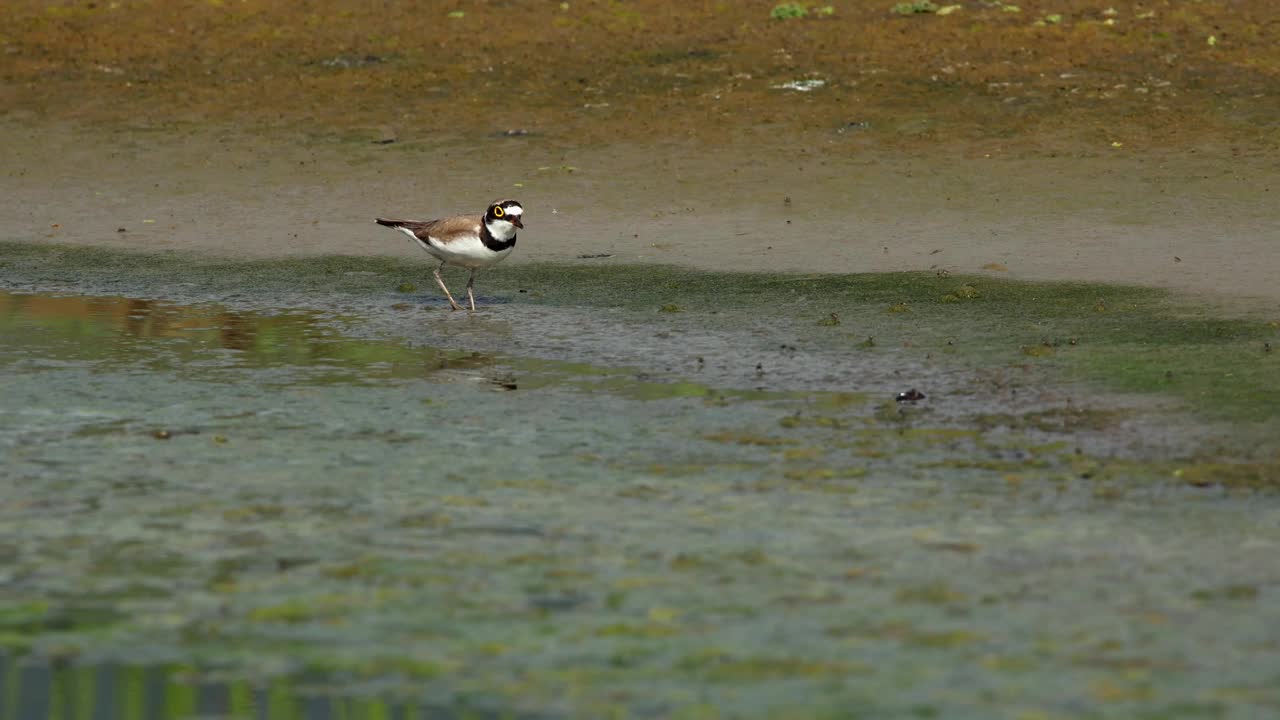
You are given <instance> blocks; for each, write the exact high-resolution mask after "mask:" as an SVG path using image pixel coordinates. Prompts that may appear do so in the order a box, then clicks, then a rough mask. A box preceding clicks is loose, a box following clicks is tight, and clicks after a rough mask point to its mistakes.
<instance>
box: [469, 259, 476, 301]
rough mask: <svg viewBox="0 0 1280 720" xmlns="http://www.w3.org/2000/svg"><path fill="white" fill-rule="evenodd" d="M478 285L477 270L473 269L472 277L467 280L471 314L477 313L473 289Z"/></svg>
mask: <svg viewBox="0 0 1280 720" xmlns="http://www.w3.org/2000/svg"><path fill="white" fill-rule="evenodd" d="M475 284H476V269H475V268H471V277H469V278H467V299H468V300H470V301H471V312H475V311H476V296H475V295H474V294H473V293H472V292H471V288H472V287H473V286H474V285H475Z"/></svg>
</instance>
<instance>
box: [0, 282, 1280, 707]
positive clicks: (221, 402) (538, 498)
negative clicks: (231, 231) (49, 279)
mask: <svg viewBox="0 0 1280 720" xmlns="http://www.w3.org/2000/svg"><path fill="white" fill-rule="evenodd" d="M37 290H38V288H36V287H32V286H25V289H24V290H23V291H22V292H8V293H0V384H2V387H0V397H3V398H4V400H3V403H2V404H0V452H2V453H3V455H4V456H5V458H6V461H5V467H6V470H5V475H6V480H5V488H6V490H5V497H4V501H3V504H2V505H0V547H3V549H4V552H5V554H6V555H7V556H8V557H9V558H10V559H11V561H10V562H9V563H7V564H6V565H7V567H6V569H5V570H4V571H3V576H2V577H0V580H2V582H3V584H2V585H0V587H2V588H3V591H2V592H3V597H4V610H3V611H2V613H3V614H0V639H2V640H3V642H4V644H5V645H7V646H9V647H11V648H13V649H14V650H15V652H20V653H22V656H21V657H16V656H15V657H12V658H10V659H9V660H8V661H7V664H6V671H5V672H6V680H5V683H4V686H5V687H7V688H11V690H9V691H7V692H6V698H8V699H6V700H5V701H4V702H0V713H4V715H3V716H4V717H15V718H16V717H26V716H28V715H27V714H26V711H25V710H22V708H31V707H37V708H38V707H50V708H52V707H54V705H56V704H57V703H55V701H54V700H53V699H52V698H54V697H56V693H50V692H49V691H47V690H42V689H41V688H49V687H54V686H56V683H53V684H51V682H52V681H51V680H50V678H53V677H55V676H56V673H54V675H50V674H49V671H47V670H41V669H40V668H42V667H47V666H46V665H43V664H42V663H45V662H47V659H49V658H54V659H57V661H58V662H59V663H61V664H66V663H70V667H72V668H80V669H79V670H75V672H78V673H80V674H79V675H75V676H74V677H76V678H79V679H76V680H74V683H80V685H76V687H81V686H82V685H84V684H86V683H87V684H90V685H92V686H93V687H94V688H95V690H93V692H95V693H97V692H103V693H114V695H112V697H116V698H127V697H133V696H131V695H130V694H129V693H130V692H132V691H129V690H128V688H129V687H134V686H137V685H138V683H142V684H144V685H145V684H146V682H160V681H158V680H156V681H144V680H139V679H138V678H140V677H143V676H144V675H145V674H146V673H147V672H154V670H146V668H148V667H149V668H157V667H169V668H171V669H170V670H166V671H165V673H162V674H163V675H167V676H168V677H169V679H168V680H166V681H165V682H167V683H169V685H166V687H182V688H186V690H183V691H181V692H186V693H187V696H190V695H191V693H196V695H197V696H199V697H204V696H203V695H200V693H203V692H205V691H204V690H198V689H196V690H193V689H192V688H193V687H194V688H199V687H202V686H201V685H200V682H203V680H200V678H203V677H205V675H204V674H203V673H209V672H212V673H213V674H214V675H213V676H214V677H215V678H216V679H217V681H218V682H220V683H223V684H222V685H220V686H219V687H221V688H222V689H220V690H210V691H208V692H209V693H212V694H211V695H209V697H214V696H215V695H216V696H217V697H220V698H240V699H239V700H225V701H224V700H216V701H214V700H210V702H211V703H214V702H216V703H222V704H221V705H218V707H216V708H215V707H214V706H213V705H208V706H206V705H198V706H189V705H183V706H181V708H185V709H181V708H180V709H179V710H180V711H175V710H173V708H175V707H178V706H171V705H166V706H164V707H165V708H168V709H166V710H163V711H157V712H158V713H159V715H158V716H167V717H177V716H181V715H182V714H184V713H190V712H192V708H193V707H196V708H197V709H198V708H205V709H207V710H209V711H212V712H218V713H222V714H231V715H233V716H235V715H243V716H256V717H339V716H343V715H342V713H343V712H345V713H347V714H349V715H351V716H355V717H364V716H369V717H384V716H388V715H390V716H396V714H397V713H401V712H407V710H402V709H400V708H401V704H405V703H407V704H408V705H411V706H418V705H421V706H423V707H427V708H429V709H430V712H435V713H436V715H428V716H439V717H455V716H456V717H465V716H467V715H466V712H465V708H477V707H478V708H481V709H483V710H484V711H485V712H488V711H490V710H494V711H509V712H512V713H521V714H524V713H528V714H532V715H537V716H572V717H608V716H620V715H623V714H625V715H627V716H640V717H719V716H734V717H771V716H778V715H779V714H788V713H790V714H793V715H795V714H801V715H804V716H817V717H821V716H830V717H846V716H848V715H849V714H850V713H853V714H863V715H868V716H875V717H894V716H906V715H913V714H914V715H918V714H925V715H928V714H930V713H937V712H943V713H945V715H946V716H947V717H1020V716H1031V717H1035V716H1047V717H1055V716H1062V715H1071V716H1084V717H1134V716H1136V715H1139V714H1140V711H1141V712H1151V713H1154V715H1158V716H1160V717H1179V716H1192V715H1196V714H1197V713H1199V714H1207V715H1209V716H1223V717H1228V716H1230V717H1235V716H1239V717H1247V716H1251V715H1257V714H1268V713H1271V712H1275V711H1276V710H1277V708H1278V707H1280V695H1278V694H1277V691H1276V690H1275V688H1276V687H1278V686H1280V685H1277V683H1276V682H1275V680H1276V677H1275V673H1274V668H1275V667H1277V660H1278V659H1280V658H1278V657H1277V653H1280V636H1277V635H1276V630H1275V628H1277V627H1280V624H1278V623H1277V622H1276V621H1277V620H1280V605H1277V603H1276V596H1275V593H1274V592H1272V591H1273V590H1274V588H1273V587H1272V586H1273V584H1274V578H1273V577H1272V573H1271V568H1272V567H1274V563H1273V562H1272V559H1273V556H1274V551H1275V547H1276V546H1277V543H1280V526H1278V525H1277V524H1276V523H1275V521H1274V519H1273V518H1274V516H1275V512H1274V511H1275V509H1276V508H1275V507H1274V506H1275V504H1276V502H1277V498H1276V496H1275V495H1274V494H1273V493H1270V492H1261V491H1245V490H1240V489H1235V490H1233V489H1230V488H1231V487H1233V486H1232V485H1231V484H1230V483H1229V482H1226V480H1225V479H1221V478H1219V476H1218V475H1217V474H1215V472H1216V471H1214V470H1212V469H1210V470H1205V469H1204V466H1203V462H1202V459H1201V460H1192V459H1189V458H1188V456H1189V455H1190V454H1191V453H1192V452H1193V451H1194V449H1193V448H1192V447H1191V446H1190V445H1188V443H1196V442H1199V440H1197V438H1200V437H1201V436H1200V435H1198V434H1197V433H1196V432H1195V427H1196V424H1195V423H1190V422H1188V421H1186V419H1185V418H1183V416H1181V415H1178V414H1176V413H1170V412H1169V411H1168V410H1167V409H1165V408H1163V406H1161V405H1160V404H1158V403H1157V404H1153V403H1151V402H1150V401H1149V400H1146V399H1143V398H1138V397H1132V396H1123V395H1104V394H1099V393H1096V392H1092V391H1089V390H1087V389H1082V388H1080V387H1078V386H1075V385H1070V384H1063V383H1062V382H1060V381H1057V380H1055V379H1054V377H1053V375H1052V374H1051V373H1048V374H1046V373H1045V372H1042V371H1035V370H1026V369H1022V370H1011V369H1002V370H993V369H989V368H988V369H981V368H974V367H971V366H969V365H968V364H966V363H965V362H963V361H962V360H961V359H955V358H953V359H950V360H947V359H945V358H944V359H934V360H930V361H928V362H925V361H924V360H923V359H922V358H921V357H920V354H919V353H914V352H911V351H909V350H908V349H901V350H892V349H889V348H882V350H883V352H878V353H866V352H863V353H856V352H849V351H848V349H847V348H845V347H844V346H843V345H839V344H837V345H831V344H824V343H823V342H820V341H812V342H807V343H802V344H801V345H800V347H798V348H795V347H792V348H788V347H787V346H786V344H785V343H782V342H779V338H780V337H785V333H786V332H788V331H786V330H778V329H777V326H778V323H777V321H776V318H773V319H770V318H765V319H763V320H761V321H760V322H759V323H750V322H745V321H742V320H741V319H740V318H739V319H734V318H732V317H729V318H713V317H711V316H709V315H707V314H705V313H702V312H688V313H674V314H662V313H659V314H656V315H655V314H654V313H652V311H648V312H645V313H640V312H639V311H635V310H629V309H627V308H625V307H616V308H612V309H610V308H598V307H597V308H587V307H575V306H573V305H547V304H543V305H537V304H525V303H520V302H517V303H513V304H493V303H490V304H489V305H488V307H487V308H486V309H485V311H484V312H482V313H479V314H477V315H475V316H468V315H464V314H460V313H455V314H449V313H446V312H443V311H441V310H439V309H438V305H436V304H435V302H434V300H432V301H428V302H427V303H425V304H424V303H423V302H422V301H421V300H420V299H417V298H412V297H408V298H404V297H402V298H390V299H389V298H387V297H386V296H385V295H368V296H359V295H357V296H345V297H338V298H337V299H334V300H332V301H331V302H330V303H329V304H328V305H320V304H313V306H311V307H310V308H309V309H308V308H306V307H305V306H304V305H303V304H301V303H297V302H291V303H287V304H277V305H272V303H273V302H279V296H278V295H272V294H271V293H255V291H253V290H252V288H250V289H249V290H246V291H245V292H243V293H241V294H239V295H238V297H236V298H232V299H229V300H225V301H224V302H222V303H211V302H207V301H201V302H194V303H193V304H181V303H178V302H174V301H155V300H146V299H139V298H126V297H114V296H100V297H85V296H74V295H68V294H66V293H63V294H61V295H58V294H50V293H48V292H38V291H37ZM170 296H172V295H170ZM881 314H883V313H882V312H881ZM922 322H923V324H927V321H922ZM556 328H560V330H559V331H558V332H557V331H556V330H555V329H556ZM780 332H781V333H783V335H778V334H777V333H780ZM922 332H924V331H922ZM924 335H927V332H924ZM805 338H807V336H803V337H802V339H805ZM757 365H760V366H762V371H761V370H757V369H756V366H757ZM915 384H920V385H921V387H923V388H924V389H925V390H926V391H927V394H928V396H929V397H928V398H926V399H925V400H924V401H922V402H920V403H917V404H910V403H903V404H899V403H896V402H894V401H893V399H892V397H893V394H894V393H896V392H897V391H899V390H905V389H907V387H908V386H910V385H915ZM1179 418H1183V419H1179ZM1258 472H1260V473H1263V474H1264V475H1265V473H1266V472H1268V470H1266V469H1265V468H1264V469H1261V470H1258ZM1186 473H1192V474H1196V473H1199V475H1196V477H1204V478H1206V480H1205V481H1204V482H1189V481H1188V480H1187V478H1189V477H1191V476H1190V475H1186ZM1228 479H1229V478H1228ZM1246 485H1247V484H1246ZM172 663H181V664H183V666H184V667H189V668H190V670H189V671H177V670H173V669H172V667H173V666H172V665H170V664H172ZM58 667H62V665H59V666H58ZM95 668H98V669H95ZM131 668H132V669H131ZM65 672H71V671H70V670H68V671H65ZM42 673H43V674H42ZM184 673H185V674H184ZM307 673H311V675H307ZM315 673H322V676H323V677H324V678H325V681H324V682H323V683H320V685H321V687H319V688H316V687H314V684H313V685H312V686H310V687H311V689H309V690H308V691H307V692H308V693H316V694H315V695H314V696H313V695H308V696H307V697H312V699H313V700H314V702H312V701H308V702H310V703H311V704H308V702H301V701H299V702H293V704H289V705H279V706H271V705H270V704H268V705H267V706H264V705H262V704H261V703H260V702H259V701H254V702H249V701H248V700H245V698H252V697H263V695H262V693H267V694H268V695H270V693H272V692H276V691H277V690H273V689H278V688H290V687H293V686H294V684H296V683H303V684H305V682H304V680H305V678H307V677H313V678H314V677H316V675H315ZM64 676H65V673H64ZM66 677H71V676H66ZM95 677H96V678H97V679H89V678H95ZM104 677H105V678H108V679H107V680H103V679H102V678H104ZM126 677H127V678H132V679H128V680H126V679H124V678H126ZM147 677H150V676H147ZM300 678H301V679H300ZM67 682H71V681H67ZM74 683H73V684H74ZM131 683H132V684H131ZM193 683H194V685H193ZM215 684H216V683H215ZM228 688H229V689H228ZM278 692H281V693H284V694H288V693H287V691H285V690H279V691H278ZM41 693H46V694H45V695H42V694H41ZM219 693H221V695H218V694H219ZM143 697H145V693H144V694H143ZM315 697H319V698H321V699H319V700H315V699H314V698H315ZM33 698H34V699H33ZM40 698H46V699H45V700H41V699H40ZM42 702H47V703H51V704H48V705H41V704H40V703H42ZM59 702H60V701H59ZM95 702H96V701H95ZM128 702H133V703H135V705H128V706H127V707H141V706H140V705H137V704H136V703H138V702H150V701H145V700H138V699H137V698H135V699H133V700H118V701H117V700H113V701H112V702H111V703H109V705H110V707H115V708H125V707H126V705H122V704H120V703H128ZM184 702H186V701H184ZM200 702H203V701H200ZM281 702H283V701H281ZM291 702H292V701H291ZM227 703H230V705H228V704H227ZM236 703H239V704H236ZM362 703H363V704H362ZM57 707H59V708H62V709H60V710H57V711H53V710H50V711H49V712H48V713H47V714H48V716H50V717H72V716H78V713H80V712H82V711H80V710H76V711H71V710H68V709H67V708H69V707H71V705H67V704H65V703H64V704H62V705H57ZM76 707H80V706H76ZM95 707H97V705H96V704H95ZM147 707H152V706H151V705H147ZM273 707H276V708H277V709H271V708H273ZM228 708H229V709H228ZM342 708H346V709H345V710H343V709H342ZM117 711H118V712H120V713H123V714H121V715H118V716H122V717H123V716H128V713H127V711H126V710H123V709H118V710H117ZM95 712H97V710H95ZM103 712H107V711H103ZM59 713H61V714H59ZM361 713H364V714H361ZM1037 713H1039V715H1037ZM102 716H103V717H112V716H111V715H102Z"/></svg>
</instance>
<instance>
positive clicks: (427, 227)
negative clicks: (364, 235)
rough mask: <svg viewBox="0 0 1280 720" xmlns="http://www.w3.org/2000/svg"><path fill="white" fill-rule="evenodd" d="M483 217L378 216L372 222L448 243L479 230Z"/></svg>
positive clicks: (443, 243)
mask: <svg viewBox="0 0 1280 720" xmlns="http://www.w3.org/2000/svg"><path fill="white" fill-rule="evenodd" d="M483 219H484V216H483V215H454V216H453V217H447V218H441V219H439V220H422V221H415V220H386V219H383V218H378V219H376V220H375V221H374V222H376V223H378V224H379V225H386V226H387V227H393V228H404V229H405V230H408V231H409V232H411V233H413V234H414V235H416V236H418V237H419V238H421V239H423V240H426V239H427V236H428V235H429V236H431V237H432V238H434V239H435V241H436V242H438V243H440V244H441V245H448V244H449V243H451V242H453V241H454V240H457V239H459V238H462V237H465V236H468V235H475V234H476V233H478V232H480V221H481V220H483Z"/></svg>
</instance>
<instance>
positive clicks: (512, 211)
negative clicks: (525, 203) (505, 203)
mask: <svg viewBox="0 0 1280 720" xmlns="http://www.w3.org/2000/svg"><path fill="white" fill-rule="evenodd" d="M503 209H504V210H505V211H506V213H507V214H508V215H523V214H524V208H522V207H520V206H519V205H515V206H513V207H509V208H503Z"/></svg>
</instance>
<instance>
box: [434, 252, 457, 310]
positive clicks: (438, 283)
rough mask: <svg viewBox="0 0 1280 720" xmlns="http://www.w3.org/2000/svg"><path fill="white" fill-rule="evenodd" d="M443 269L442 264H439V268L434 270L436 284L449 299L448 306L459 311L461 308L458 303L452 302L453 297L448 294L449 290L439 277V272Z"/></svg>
mask: <svg viewBox="0 0 1280 720" xmlns="http://www.w3.org/2000/svg"><path fill="white" fill-rule="evenodd" d="M443 269H444V263H440V267H438V268H436V271H435V276H436V284H437V285H439V286H440V289H441V290H443V291H444V296H445V297H447V298H449V304H450V305H452V306H453V309H454V310H461V309H462V307H461V306H459V305H458V303H456V302H454V301H453V295H450V294H449V288H448V287H446V286H445V284H444V278H442V277H440V271H441V270H443Z"/></svg>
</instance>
